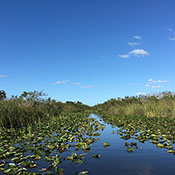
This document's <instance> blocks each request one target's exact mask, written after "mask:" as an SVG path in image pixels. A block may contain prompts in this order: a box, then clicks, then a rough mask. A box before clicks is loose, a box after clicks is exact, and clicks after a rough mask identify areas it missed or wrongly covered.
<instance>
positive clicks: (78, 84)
mask: <svg viewBox="0 0 175 175" xmlns="http://www.w3.org/2000/svg"><path fill="white" fill-rule="evenodd" d="M80 84H81V83H79V82H78V83H73V85H77V86H79V85H80Z"/></svg>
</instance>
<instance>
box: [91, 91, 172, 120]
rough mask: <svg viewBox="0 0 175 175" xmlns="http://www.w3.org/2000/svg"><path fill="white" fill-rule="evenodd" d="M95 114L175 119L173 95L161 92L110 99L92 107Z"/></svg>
mask: <svg viewBox="0 0 175 175" xmlns="http://www.w3.org/2000/svg"><path fill="white" fill-rule="evenodd" d="M92 109H93V110H94V112H95V113H99V114H104V113H106V114H116V115H125V116H145V117H158V118H160V117H168V118H171V119H172V118H175V94H173V93H171V92H163V93H159V94H156V95H140V96H133V97H125V98H123V99H121V98H118V99H110V100H108V101H106V102H104V103H103V104H98V105H95V106H94V107H92Z"/></svg>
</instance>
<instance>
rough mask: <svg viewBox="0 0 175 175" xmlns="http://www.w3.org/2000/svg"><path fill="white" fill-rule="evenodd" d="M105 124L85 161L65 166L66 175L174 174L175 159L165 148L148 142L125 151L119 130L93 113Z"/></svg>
mask: <svg viewBox="0 0 175 175" xmlns="http://www.w3.org/2000/svg"><path fill="white" fill-rule="evenodd" d="M90 117H93V118H95V119H96V120H98V121H100V122H101V123H103V124H104V125H105V129H104V130H103V131H100V136H99V140H98V141H97V142H95V143H93V144H92V146H91V152H90V153H88V154H87V155H86V157H85V159H84V162H83V164H81V165H78V166H75V165H73V164H70V165H65V166H64V169H65V174H72V168H73V169H74V170H75V171H88V174H89V175H173V174H174V173H175V166H174V165H175V156H174V155H173V154H168V153H167V152H166V149H164V148H162V149H158V148H156V146H155V145H153V144H152V143H149V142H145V143H139V142H138V141H137V140H135V139H130V140H128V142H132V141H133V142H136V143H137V147H136V148H134V150H133V152H131V153H129V152H127V151H126V150H127V148H126V147H125V146H124V145H125V142H126V140H123V139H121V138H120V135H118V134H117V130H118V129H119V128H118V127H116V126H115V127H114V126H111V125H110V124H106V123H105V122H104V121H103V120H102V119H101V118H100V117H99V116H97V115H94V114H92V115H91V116H90ZM104 142H108V143H109V144H110V146H109V147H107V148H104V147H103V143H104ZM92 154H100V155H101V156H100V158H99V159H93V158H92Z"/></svg>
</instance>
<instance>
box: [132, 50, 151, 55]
mask: <svg viewBox="0 0 175 175" xmlns="http://www.w3.org/2000/svg"><path fill="white" fill-rule="evenodd" d="M129 54H130V55H135V56H138V57H140V56H145V55H149V53H148V52H147V51H145V50H143V49H134V50H133V51H131V52H129Z"/></svg>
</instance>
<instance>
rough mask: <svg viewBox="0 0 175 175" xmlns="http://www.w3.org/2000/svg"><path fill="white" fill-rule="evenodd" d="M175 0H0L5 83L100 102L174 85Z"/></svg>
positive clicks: (0, 82)
mask: <svg viewBox="0 0 175 175" xmlns="http://www.w3.org/2000/svg"><path fill="white" fill-rule="evenodd" d="M174 7H175V1H174V0H167V1H164V0H154V1H153V0H132V1H131V0H25V1H24V0H1V1H0V89H3V90H5V91H6V93H7V95H8V96H9V97H10V96H11V95H20V94H21V93H22V92H23V91H34V90H37V91H41V90H43V91H44V92H45V93H47V94H48V96H50V97H52V98H54V99H56V100H59V101H62V102H65V101H67V100H71V101H82V102H83V103H85V104H89V105H93V104H97V103H102V102H104V101H105V100H108V99H110V98H117V97H124V96H132V95H136V94H138V93H154V92H161V91H165V90H168V91H173V92H174V87H175V68H174V67H175V20H174V19H175V10H174Z"/></svg>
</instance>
